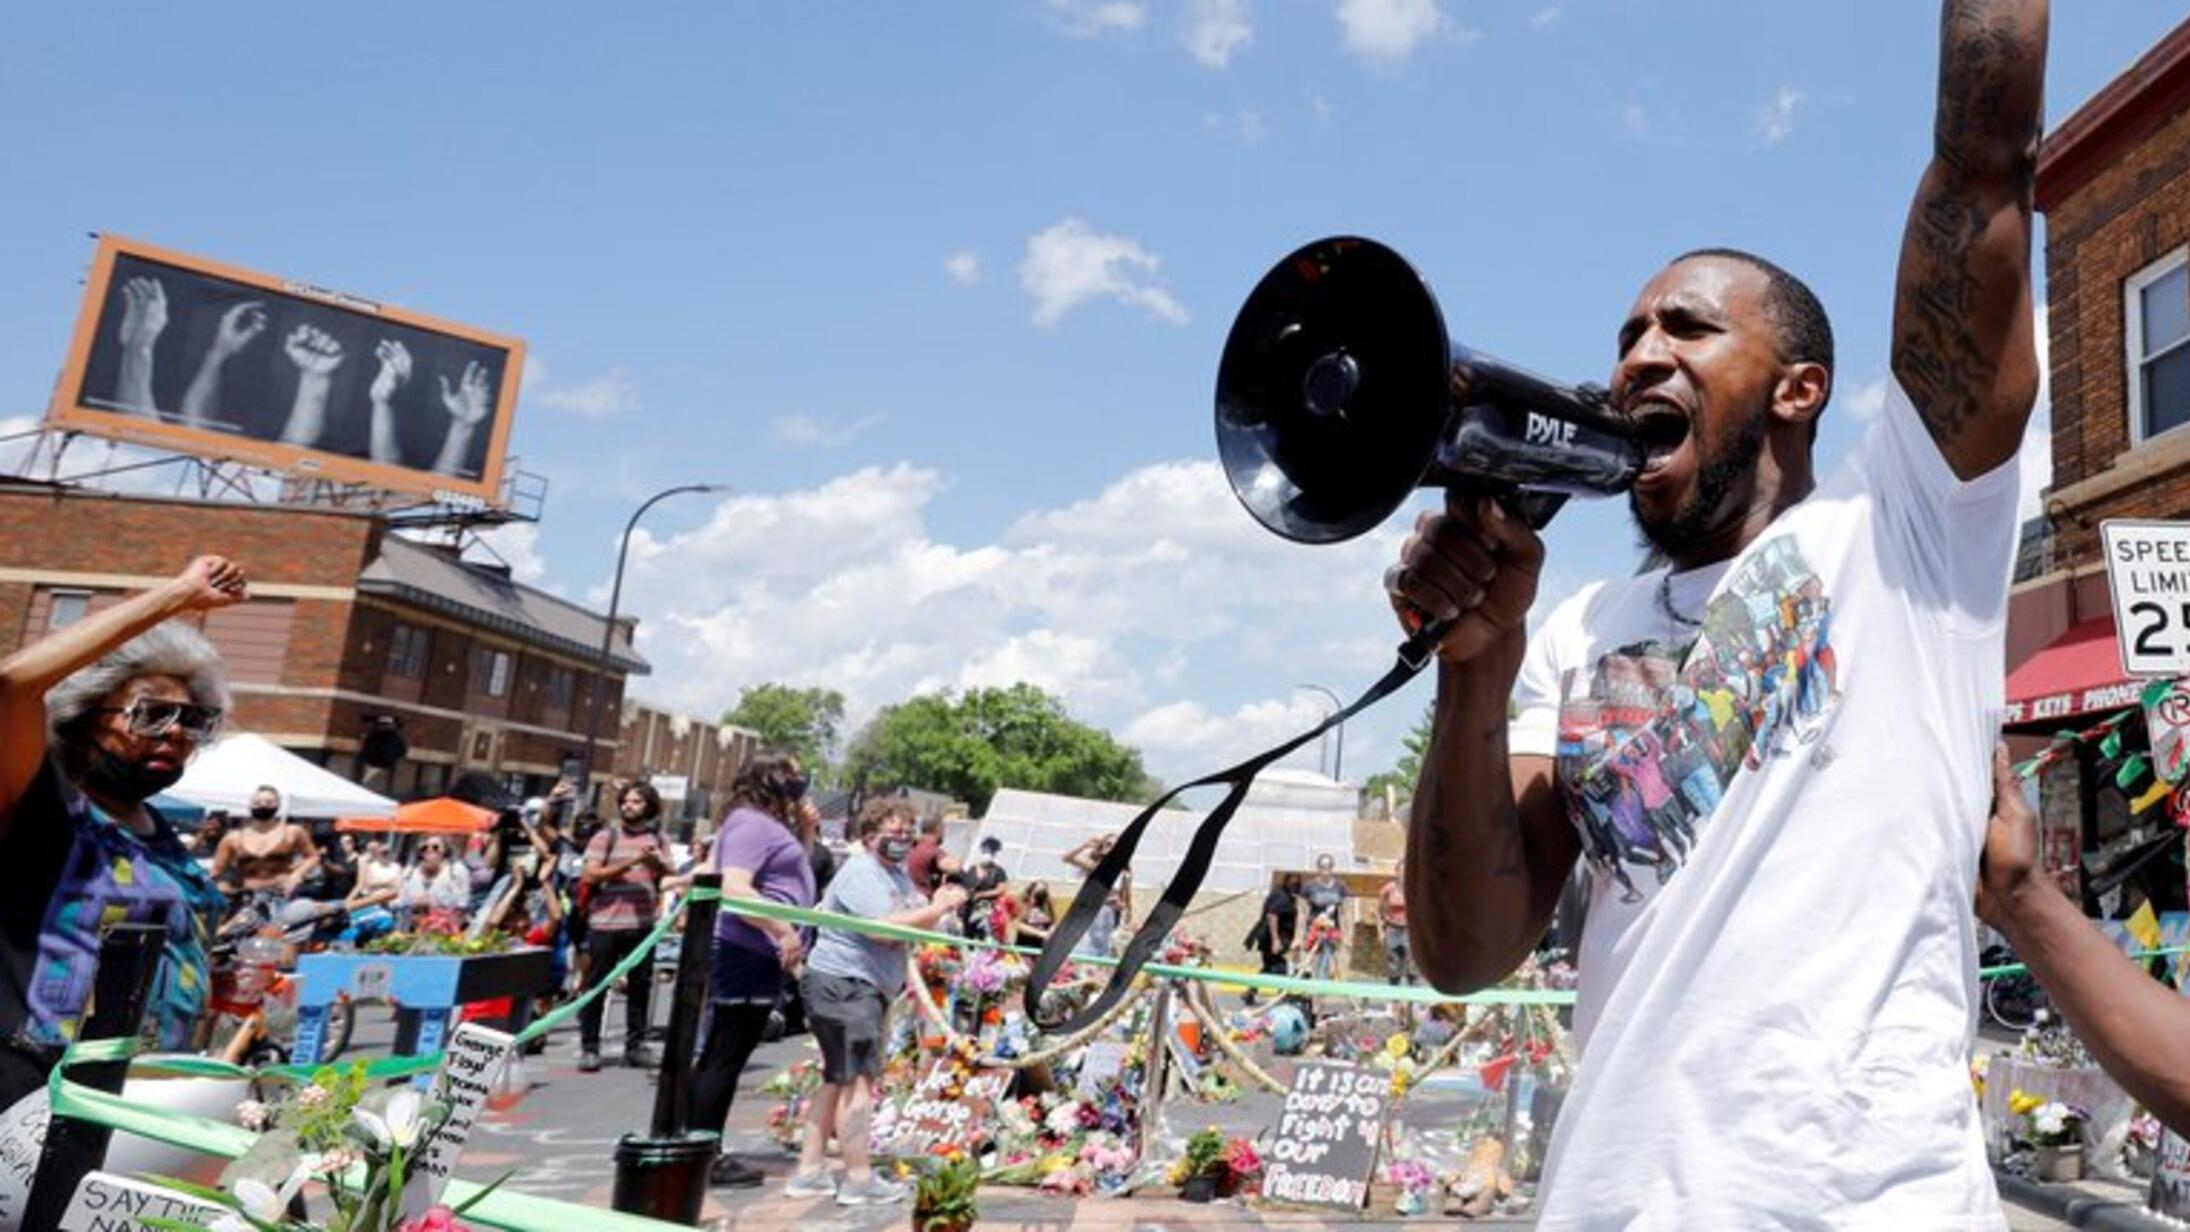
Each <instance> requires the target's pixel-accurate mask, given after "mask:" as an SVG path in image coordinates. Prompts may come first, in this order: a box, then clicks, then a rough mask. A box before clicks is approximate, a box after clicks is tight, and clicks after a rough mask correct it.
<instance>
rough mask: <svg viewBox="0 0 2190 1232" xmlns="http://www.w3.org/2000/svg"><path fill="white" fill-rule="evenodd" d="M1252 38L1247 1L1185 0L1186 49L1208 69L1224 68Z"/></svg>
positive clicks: (1252, 28) (1253, 35)
mask: <svg viewBox="0 0 2190 1232" xmlns="http://www.w3.org/2000/svg"><path fill="white" fill-rule="evenodd" d="M1254 39H1255V28H1254V26H1253V25H1252V24H1250V23H1249V22H1248V19H1247V0H1187V6H1186V34H1185V43H1186V49H1187V50H1188V51H1189V52H1192V53H1193V55H1194V58H1195V59H1196V60H1199V61H1201V62H1202V63H1203V64H1205V65H1207V66H1208V67H1210V68H1224V67H1226V66H1228V65H1230V64H1231V63H1232V57H1233V56H1235V55H1237V54H1239V52H1240V50H1241V49H1242V48H1244V47H1246V46H1247V45H1248V44H1249V43H1251V42H1253V41H1254Z"/></svg>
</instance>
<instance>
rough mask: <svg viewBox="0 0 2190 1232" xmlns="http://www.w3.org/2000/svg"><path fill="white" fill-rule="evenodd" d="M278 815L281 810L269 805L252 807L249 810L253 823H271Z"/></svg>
mask: <svg viewBox="0 0 2190 1232" xmlns="http://www.w3.org/2000/svg"><path fill="white" fill-rule="evenodd" d="M280 815H281V810H280V809H278V808H275V807H274V806H273V805H270V804H259V805H253V806H252V808H251V820H253V821H272V820H273V819H274V818H276V817H278V816H280Z"/></svg>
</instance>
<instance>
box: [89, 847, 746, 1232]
mask: <svg viewBox="0 0 2190 1232" xmlns="http://www.w3.org/2000/svg"><path fill="white" fill-rule="evenodd" d="M721 895H722V892H721V891H720V890H715V889H708V888H705V887H701V888H696V889H694V890H693V891H692V892H691V893H690V894H689V895H687V896H686V898H685V900H684V901H685V902H688V903H690V902H701V901H705V900H708V899H715V898H720V897H721ZM676 926H677V913H676V912H666V913H664V915H663V918H662V920H661V922H660V923H658V924H656V925H655V926H654V931H652V932H651V933H648V934H647V936H646V938H645V940H643V941H641V942H640V943H639V946H638V948H637V949H635V950H634V951H633V952H632V953H630V954H629V955H626V956H625V958H624V959H623V961H622V962H619V963H617V964H616V965H615V966H614V967H611V968H610V969H609V971H608V974H607V975H605V976H603V977H601V980H600V981H599V982H598V983H597V984H595V985H594V986H593V987H592V988H591V989H588V990H587V991H586V992H585V994H584V995H582V996H579V997H577V998H574V999H573V1000H571V1001H570V1002H569V1003H568V1004H566V1005H562V1006H558V1007H557V1008H556V1009H555V1010H554V1011H553V1012H551V1013H549V1014H546V1015H543V1016H542V1017H540V1018H539V1019H536V1020H535V1021H534V1022H533V1023H532V1024H531V1025H530V1026H528V1027H526V1028H525V1029H524V1030H523V1031H520V1032H518V1033H517V1035H516V1037H515V1038H516V1041H517V1043H518V1045H519V1046H522V1045H523V1044H525V1043H527V1042H530V1041H532V1040H535V1039H538V1038H539V1037H541V1036H543V1035H545V1034H547V1033H548V1032H549V1031H552V1030H554V1029H555V1028H556V1027H558V1026H560V1025H561V1024H563V1023H565V1022H567V1021H569V1020H570V1017H571V1015H573V1014H576V1013H579V1012H581V1011H582V1010H583V1009H584V1008H585V1007H586V1005H587V1004H589V1003H590V1002H592V1001H593V999H594V998H596V997H599V996H602V995H604V994H606V993H607V992H608V990H609V988H610V987H612V986H613V985H614V984H615V982H616V981H617V980H618V979H619V978H621V977H622V976H623V975H624V974H625V973H627V972H629V971H630V970H632V969H633V968H634V967H637V966H638V965H639V964H640V963H641V962H645V961H647V960H649V959H651V958H652V956H653V953H654V947H655V946H656V945H659V944H660V943H661V940H662V938H664V937H666V936H668V935H669V934H670V932H672V931H673V930H674V929H675V928H676ZM137 1048H138V1044H137V1041H135V1040H130V1039H111V1040H94V1041H89V1042H83V1043H76V1044H71V1045H70V1046H69V1048H68V1051H67V1052H66V1053H64V1054H63V1055H62V1057H61V1061H60V1064H58V1065H56V1066H54V1067H53V1072H52V1074H51V1075H49V1076H48V1078H47V1079H46V1093H47V1099H48V1102H49V1103H50V1104H51V1106H52V1109H53V1115H54V1116H65V1117H73V1118H75V1119H77V1120H79V1121H90V1122H92V1123H94V1124H98V1125H104V1126H107V1127H108V1128H110V1129H118V1130H122V1131H123V1132H125V1133H132V1134H136V1135H138V1136H139V1137H143V1138H151V1139H153V1140H154V1141H157V1142H164V1143H166V1144H168V1145H169V1146H178V1147H182V1148H184V1149H185V1150H192V1151H198V1152H201V1153H203V1154H207V1155H218V1156H221V1157H224V1158H227V1159H234V1158H237V1157H238V1156H240V1155H242V1154H243V1153H244V1152H245V1151H248V1150H250V1149H251V1144H252V1143H253V1142H256V1141H257V1140H258V1135H257V1134H255V1133H252V1132H251V1131H249V1130H247V1129H244V1128H242V1127H241V1126H236V1125H229V1124H226V1123H224V1122H221V1121H214V1120H209V1119H207V1118H205V1117H201V1116H195V1115H192V1114H190V1113H184V1112H171V1111H168V1110H167V1109H164V1108H147V1107H144V1106H142V1105H140V1104H134V1103H131V1102H130V1101H129V1100H127V1099H124V1098H123V1097H121V1096H119V1095H110V1094H108V1093H107V1092H105V1091H100V1090H96V1089H94V1088H92V1087H87V1086H84V1085H82V1084H80V1083H75V1082H70V1081H69V1080H68V1078H67V1076H66V1071H67V1070H68V1069H69V1068H70V1067H72V1066H75V1065H78V1064H82V1063H85V1062H93V1061H128V1060H131V1059H132V1058H134V1057H135V1056H136V1054H137ZM441 1059H442V1054H441V1053H438V1052H436V1053H433V1054H431V1055H428V1056H420V1057H383V1058H380V1059H379V1060H375V1061H369V1062H367V1063H366V1065H365V1073H366V1076H367V1078H369V1079H375V1080H378V1079H387V1078H405V1077H410V1076H412V1075H415V1074H421V1073H426V1072H429V1071H431V1070H435V1069H438V1068H440V1065H441ZM130 1068H131V1070H132V1071H135V1072H141V1073H156V1074H172V1075H175V1076H178V1077H190V1078H240V1079H249V1078H254V1077H273V1078H280V1079H286V1080H289V1081H296V1082H305V1081H310V1079H311V1077H312V1075H313V1074H315V1073H317V1072H318V1071H319V1070H320V1069H321V1068H324V1067H321V1066H304V1065H274V1066H268V1067H267V1068H265V1069H264V1070H257V1071H254V1070H251V1069H247V1068H245V1067H243V1066H240V1065H231V1064H229V1063H228V1062H226V1061H219V1060H215V1059H213V1058H211V1057H163V1058H161V1059H159V1060H158V1061H153V1062H137V1063H134V1064H132V1065H131V1067H130ZM484 1188H486V1187H485V1186H483V1185H476V1184H473V1183H472V1182H469V1181H465V1180H460V1179H456V1178H451V1179H450V1181H449V1185H448V1189H447V1190H446V1191H445V1193H444V1195H443V1198H444V1200H445V1201H446V1202H447V1203H448V1204H449V1205H451V1206H456V1205H459V1204H461V1203H462V1202H464V1201H465V1200H466V1199H467V1198H470V1197H471V1196H472V1195H474V1194H476V1193H478V1192H480V1191H481V1190H482V1189H484ZM464 1218H465V1220H466V1221H468V1222H476V1223H483V1224H490V1225H493V1226H495V1227H498V1228H503V1229H507V1230H508V1232H665V1230H667V1229H673V1228H675V1227H677V1226H678V1225H675V1224H668V1223H663V1222H661V1221H659V1220H654V1219H645V1218H642V1217H640V1216H636V1215H625V1214H620V1213H618V1212H615V1211H607V1210H600V1209H596V1208H593V1207H584V1206H578V1205H575V1204H573V1203H568V1202H559V1201H555V1200H553V1199H549V1198H536V1197H531V1196H528V1195H526V1194H521V1193H516V1192H514V1191H512V1190H510V1189H508V1188H507V1187H504V1188H501V1189H497V1190H495V1191H494V1192H493V1193H491V1194H488V1195H487V1196H486V1198H484V1199H483V1200H481V1201H480V1203H479V1204H478V1205H477V1206H474V1207H472V1208H471V1209H470V1210H468V1211H466V1212H465V1213H464Z"/></svg>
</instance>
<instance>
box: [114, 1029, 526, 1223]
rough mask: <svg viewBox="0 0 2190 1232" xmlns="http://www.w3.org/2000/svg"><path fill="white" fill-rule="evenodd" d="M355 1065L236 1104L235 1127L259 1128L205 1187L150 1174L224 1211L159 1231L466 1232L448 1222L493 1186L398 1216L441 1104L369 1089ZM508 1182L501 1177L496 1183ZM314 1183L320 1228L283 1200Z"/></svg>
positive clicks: (361, 1067)
mask: <svg viewBox="0 0 2190 1232" xmlns="http://www.w3.org/2000/svg"><path fill="white" fill-rule="evenodd" d="M370 1085H371V1084H370V1082H369V1080H368V1079H367V1077H366V1070H365V1064H364V1062H362V1061H360V1062H358V1063H356V1064H354V1065H352V1066H350V1067H349V1068H348V1069H346V1070H337V1069H334V1068H331V1067H329V1068H323V1069H321V1070H320V1071H319V1072H318V1073H317V1074H315V1075H313V1078H312V1081H310V1082H309V1083H306V1084H304V1085H302V1086H300V1087H298V1088H297V1089H296V1090H295V1092H294V1093H293V1094H291V1095H290V1096H289V1098H288V1099H286V1100H283V1101H278V1102H275V1103H261V1102H259V1101H257V1100H245V1101H244V1102H243V1103H241V1104H239V1105H237V1107H236V1118H237V1121H238V1123H240V1124H241V1125H243V1126H244V1128H246V1129H253V1130H255V1131H257V1132H258V1134H259V1138H258V1141H256V1142H255V1143H253V1144H252V1146H251V1149H250V1150H248V1151H246V1152H245V1153H244V1154H243V1155H242V1156H240V1157H239V1158H238V1159H236V1161H235V1162H234V1163H231V1164H230V1165H229V1166H228V1168H227V1169H226V1170H225V1171H224V1172H222V1174H221V1187H220V1188H218V1189H209V1188H206V1187H204V1186H199V1185H193V1184H190V1183H189V1182H186V1181H178V1180H174V1179H172V1178H168V1177H153V1178H150V1179H152V1180H153V1181H155V1182H157V1183H158V1184H161V1185H165V1186H167V1187H169V1188H172V1189H176V1190H179V1191H181V1192H183V1193H187V1194H189V1195H191V1196H193V1197H196V1198H199V1199H201V1200H203V1201H205V1202H209V1203H212V1204H214V1205H217V1206H221V1207H224V1208H226V1210H227V1211H228V1212H229V1213H227V1214H223V1215H221V1216H219V1217H217V1218H215V1219H214V1221H213V1222H212V1223H210V1224H198V1223H191V1222H187V1221H183V1220H173V1219H157V1220H147V1221H146V1222H147V1223H148V1224H150V1225H151V1226H153V1227H157V1228H159V1229H161V1230H162V1232H466V1226H465V1225H464V1224H463V1223H461V1222H459V1221H458V1219H457V1217H458V1216H459V1215H462V1214H463V1213H464V1212H465V1211H466V1210H468V1209H470V1208H471V1207H472V1206H473V1205H475V1204H476V1203H478V1202H479V1201H480V1200H481V1199H483V1198H485V1197H486V1196H487V1195H488V1194H489V1193H492V1192H493V1191H494V1189H495V1188H496V1187H497V1186H499V1185H500V1184H501V1181H496V1182H495V1183H494V1185H489V1186H488V1187H487V1188H486V1189H484V1190H481V1191H480V1192H479V1193H477V1194H475V1195H473V1196H472V1197H470V1198H469V1199H467V1200H465V1201H464V1202H462V1203H460V1204H457V1205H455V1206H439V1205H437V1206H434V1207H432V1208H431V1209H429V1210H428V1211H426V1212H425V1213H424V1214H420V1215H416V1216H410V1217H406V1216H405V1215H404V1213H403V1202H402V1194H403V1187H404V1181H405V1178H406V1176H407V1175H409V1173H410V1172H411V1171H412V1169H413V1167H414V1165H416V1163H417V1162H418V1158H419V1156H420V1155H421V1154H422V1153H423V1152H424V1151H425V1149H426V1145H427V1143H428V1142H429V1141H430V1140H431V1138H432V1136H433V1134H434V1132H435V1131H436V1130H438V1129H439V1128H440V1127H441V1124H442V1122H443V1121H445V1120H447V1118H448V1115H449V1108H448V1106H447V1105H446V1104H441V1103H437V1102H433V1101H429V1100H427V1099H426V1098H425V1097H424V1096H423V1095H421V1094H420V1093H419V1091H418V1090H417V1089H416V1088H415V1087H410V1086H401V1087H396V1088H393V1089H383V1090H370V1089H368V1088H369V1087H370ZM503 1179H505V1180H506V1179H508V1178H506V1177H505V1178H503ZM313 1181H319V1182H323V1183H324V1184H325V1185H326V1188H327V1198H328V1201H329V1203H330V1204H331V1205H332V1206H333V1208H334V1211H333V1214H332V1215H331V1217H330V1218H328V1219H327V1221H326V1222H325V1223H309V1222H302V1221H298V1220H295V1219H292V1218H291V1217H290V1214H289V1208H290V1203H291V1201H292V1200H293V1199H294V1198H295V1197H296V1196H297V1194H298V1193H299V1192H301V1191H302V1190H303V1188H304V1186H305V1185H306V1184H307V1183H310V1182H313Z"/></svg>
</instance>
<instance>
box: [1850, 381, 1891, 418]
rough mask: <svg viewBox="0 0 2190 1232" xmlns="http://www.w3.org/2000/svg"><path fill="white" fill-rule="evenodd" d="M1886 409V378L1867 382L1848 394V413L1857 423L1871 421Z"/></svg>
mask: <svg viewBox="0 0 2190 1232" xmlns="http://www.w3.org/2000/svg"><path fill="white" fill-rule="evenodd" d="M1885 409H1886V378H1885V377H1884V376H1880V377H1879V378H1878V379H1877V380H1874V381H1868V382H1865V383H1864V384H1862V385H1858V386H1856V387H1855V392H1853V393H1851V394H1849V395H1848V413H1849V414H1851V415H1853V416H1855V421H1856V422H1857V423H1866V424H1867V423H1869V422H1871V421H1872V420H1874V419H1876V418H1878V416H1879V412H1881V411H1884V410H1885Z"/></svg>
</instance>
